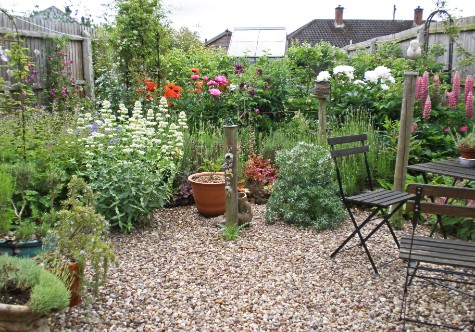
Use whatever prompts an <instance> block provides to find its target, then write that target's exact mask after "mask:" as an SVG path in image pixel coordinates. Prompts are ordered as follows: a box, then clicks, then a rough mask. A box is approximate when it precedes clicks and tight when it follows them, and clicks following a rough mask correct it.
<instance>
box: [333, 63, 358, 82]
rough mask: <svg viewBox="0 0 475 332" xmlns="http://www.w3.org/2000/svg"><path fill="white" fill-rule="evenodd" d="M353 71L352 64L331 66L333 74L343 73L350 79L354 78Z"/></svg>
mask: <svg viewBox="0 0 475 332" xmlns="http://www.w3.org/2000/svg"><path fill="white" fill-rule="evenodd" d="M354 71H355V68H353V67H352V66H345V65H340V66H336V67H335V68H333V75H338V74H343V75H345V76H346V77H348V79H350V80H352V79H354V74H353V73H354Z"/></svg>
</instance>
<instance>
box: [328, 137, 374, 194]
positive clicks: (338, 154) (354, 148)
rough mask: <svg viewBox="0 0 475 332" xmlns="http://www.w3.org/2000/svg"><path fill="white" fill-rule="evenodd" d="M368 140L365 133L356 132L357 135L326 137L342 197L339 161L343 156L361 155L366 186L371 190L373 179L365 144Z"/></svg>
mask: <svg viewBox="0 0 475 332" xmlns="http://www.w3.org/2000/svg"><path fill="white" fill-rule="evenodd" d="M367 140H368V137H367V135H366V134H357V135H348V136H338V137H329V138H328V139H327V141H328V145H330V149H331V150H330V153H331V156H332V159H333V161H334V163H335V167H336V176H337V180H338V185H339V187H340V195H341V197H342V198H344V197H345V192H344V189H343V180H342V176H341V171H340V161H339V160H338V159H341V158H343V157H347V156H351V155H355V154H360V155H362V156H363V159H364V164H365V167H364V168H365V171H366V179H367V181H368V188H369V189H370V190H371V191H373V181H372V178H371V171H370V167H369V162H368V156H367V152H369V146H368V145H366V144H365V142H366V141H367Z"/></svg>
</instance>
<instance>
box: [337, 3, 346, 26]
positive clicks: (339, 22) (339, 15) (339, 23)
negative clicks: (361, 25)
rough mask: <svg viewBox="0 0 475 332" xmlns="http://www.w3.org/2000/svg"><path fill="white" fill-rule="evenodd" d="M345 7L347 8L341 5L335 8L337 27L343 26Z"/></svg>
mask: <svg viewBox="0 0 475 332" xmlns="http://www.w3.org/2000/svg"><path fill="white" fill-rule="evenodd" d="M343 9H345V8H343V7H342V6H340V5H338V7H336V8H335V25H336V26H337V27H341V26H343Z"/></svg>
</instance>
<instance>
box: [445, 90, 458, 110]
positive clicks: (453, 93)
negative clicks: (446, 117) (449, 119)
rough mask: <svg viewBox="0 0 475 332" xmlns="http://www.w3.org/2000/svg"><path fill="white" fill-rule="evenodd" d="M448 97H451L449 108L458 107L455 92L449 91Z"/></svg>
mask: <svg viewBox="0 0 475 332" xmlns="http://www.w3.org/2000/svg"><path fill="white" fill-rule="evenodd" d="M447 98H448V99H449V108H451V109H454V108H456V107H457V99H456V98H455V92H453V91H452V92H447Z"/></svg>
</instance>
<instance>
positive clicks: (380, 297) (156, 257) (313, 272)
mask: <svg viewBox="0 0 475 332" xmlns="http://www.w3.org/2000/svg"><path fill="white" fill-rule="evenodd" d="M252 207H253V212H254V219H253V224H252V226H251V227H249V228H246V229H243V230H242V231H241V233H240V237H239V238H238V239H237V240H236V241H231V242H229V241H225V240H223V239H222V238H221V237H220V236H219V234H220V232H219V230H218V229H217V227H216V226H215V225H216V223H217V220H219V218H214V219H206V218H204V217H202V216H200V215H199V214H198V213H197V212H196V210H195V208H194V207H193V206H188V207H179V208H171V209H164V210H162V211H160V212H158V213H157V215H156V218H155V220H154V221H153V222H152V224H151V225H150V226H149V227H147V228H144V229H142V230H136V231H135V232H134V233H133V234H131V235H120V234H116V235H114V236H113V240H114V243H115V246H116V253H117V257H118V260H119V262H120V263H119V266H117V267H112V268H111V269H110V272H109V281H108V282H107V283H106V284H105V285H104V286H102V287H101V291H100V296H99V298H98V299H96V301H95V302H94V303H93V304H92V305H91V304H89V305H87V304H82V305H80V306H78V307H75V308H71V309H69V310H68V311H66V312H63V313H59V314H56V315H53V316H51V318H50V323H51V329H52V331H401V330H402V329H401V323H400V321H399V310H400V305H401V298H402V285H403V280H404V275H405V270H404V264H403V262H402V261H399V260H398V259H397V255H398V252H397V249H396V246H395V244H394V243H393V241H392V240H391V238H390V236H389V235H386V232H379V233H377V234H376V235H375V236H374V237H373V238H372V240H371V241H370V243H369V248H370V251H372V253H373V257H374V259H375V261H376V262H377V263H378V264H379V263H381V262H384V261H390V260H393V261H392V262H390V263H389V264H388V265H386V266H383V267H381V268H380V273H381V275H380V276H376V275H374V274H373V273H372V269H371V266H370V264H369V261H368V260H367V258H366V255H365V253H364V251H363V250H362V249H361V248H360V247H359V246H355V244H356V241H352V242H350V247H351V246H353V248H350V249H348V250H346V251H344V252H342V253H340V254H339V255H337V257H336V258H335V259H333V260H331V259H328V255H329V254H330V253H331V252H332V251H333V250H334V249H335V248H336V247H337V246H338V244H339V243H340V242H341V240H342V239H343V238H345V237H346V236H347V235H348V234H349V233H350V232H351V231H352V230H353V229H352V226H351V224H350V222H349V221H347V222H345V223H344V224H343V225H342V226H341V227H340V228H338V229H337V230H327V231H322V232H317V231H314V230H312V229H299V228H297V227H295V226H290V225H287V224H284V223H281V222H278V223H276V224H273V225H268V224H266V223H265V221H264V212H265V206H264V205H253V206H252ZM397 233H398V235H399V234H400V233H401V231H398V232H397ZM419 300H420V302H419V309H418V310H419V313H420V314H422V315H427V313H428V311H427V310H426V309H427V308H429V307H431V308H432V309H435V311H439V312H445V313H446V314H445V315H443V316H450V317H451V318H450V319H451V320H452V321H459V320H460V319H461V318H460V317H466V316H467V312H468V315H469V316H472V317H475V303H473V301H472V302H466V300H463V301H461V300H459V299H455V298H454V297H451V296H449V297H448V298H447V297H446V298H444V297H442V295H441V293H440V291H433V290H430V291H429V292H424V293H423V295H421V296H419ZM460 313H462V314H463V316H461V314H460ZM454 317H455V318H454ZM411 331H436V330H435V329H434V328H429V329H428V328H427V327H425V328H414V329H411Z"/></svg>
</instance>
